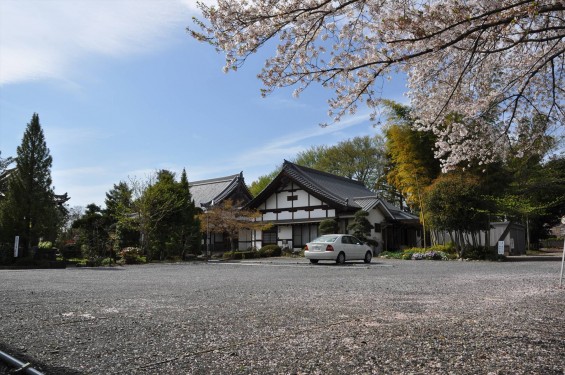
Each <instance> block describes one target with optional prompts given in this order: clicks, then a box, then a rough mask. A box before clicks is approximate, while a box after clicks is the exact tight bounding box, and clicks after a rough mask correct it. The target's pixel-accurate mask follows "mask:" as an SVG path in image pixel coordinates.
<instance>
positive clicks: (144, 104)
mask: <svg viewBox="0 0 565 375" xmlns="http://www.w3.org/2000/svg"><path fill="white" fill-rule="evenodd" d="M195 3H196V1H192V0H170V1H158V0H135V1H133V0H131V1H130V0H117V1H110V0H82V1H70V0H63V1H52V0H2V1H0V151H1V152H2V155H1V156H2V157H7V156H15V154H16V148H17V146H18V145H19V144H20V143H21V139H22V135H23V132H24V130H25V128H26V125H27V123H28V122H29V121H30V120H31V117H32V114H33V113H34V112H36V113H38V114H39V119H40V122H41V125H42V127H43V130H44V132H45V137H46V141H47V146H48V147H49V149H50V150H51V155H52V156H53V168H52V177H53V185H54V186H55V190H56V192H57V193H58V194H61V193H64V192H67V193H68V194H69V195H70V196H71V200H70V201H69V204H70V206H71V207H72V206H85V205H87V204H88V203H96V204H99V205H103V203H104V198H105V193H106V192H107V191H109V190H110V189H111V188H112V186H113V185H114V184H117V183H118V182H120V181H128V180H129V179H130V178H136V179H141V180H143V179H145V178H147V177H148V176H149V175H150V174H151V173H153V172H154V171H156V170H158V169H169V170H172V171H174V172H177V173H180V171H182V168H186V170H187V174H188V178H189V180H191V181H196V180H201V179H208V178H215V177H221V176H226V175H231V174H236V173H239V172H241V171H243V174H244V177H245V180H246V182H247V183H251V182H252V181H253V180H255V179H257V177H259V176H261V175H264V174H267V173H269V172H271V171H272V170H273V169H274V167H275V166H277V165H279V164H280V163H282V161H283V159H285V158H286V159H290V158H293V157H294V156H295V155H296V154H297V153H298V152H299V151H302V150H305V149H307V148H309V147H310V146H313V145H321V144H326V145H332V144H335V143H337V142H339V141H341V140H345V139H349V138H353V137H355V136H362V135H372V134H375V133H378V132H380V130H379V129H378V128H375V127H373V125H372V124H371V123H370V121H369V119H368V114H367V111H364V110H363V108H360V110H359V112H358V114H357V115H355V116H352V117H349V118H346V119H344V120H342V121H341V122H340V123H337V124H334V125H331V126H329V127H327V128H321V127H320V126H319V124H320V123H322V122H327V121H329V119H328V117H327V110H328V107H327V103H326V100H327V98H328V97H329V95H330V94H331V93H330V92H328V91H327V90H324V89H321V88H318V87H314V88H311V89H309V90H307V91H306V92H304V93H303V94H302V95H301V96H300V97H299V98H293V97H292V90H291V89H288V90H287V89H284V90H276V91H275V92H274V93H273V94H272V95H270V96H269V97H267V98H262V97H261V95H260V92H259V89H260V88H261V82H260V81H259V80H258V79H257V78H256V75H257V73H258V72H259V71H260V69H261V66H262V64H263V61H264V58H265V57H266V56H267V53H269V52H270V51H262V52H260V53H259V54H257V56H254V57H253V58H252V59H251V60H249V61H248V62H247V63H246V65H245V66H244V67H243V69H240V70H239V71H238V72H237V73H228V74H224V73H223V72H222V67H223V64H224V59H223V56H222V55H221V54H218V53H217V52H216V51H215V50H214V48H212V47H210V46H208V45H205V44H202V43H199V42H197V41H195V40H193V39H192V38H191V37H190V36H189V35H188V34H187V33H186V31H185V28H186V27H187V26H192V25H193V23H192V17H193V16H197V15H198V11H197V9H196V6H195ZM404 91H405V88H404V82H403V80H402V79H398V80H394V81H392V82H391V83H390V85H389V86H387V87H385V88H384V93H383V96H385V97H388V98H391V99H394V100H398V101H406V100H405V98H404V97H403V92H404Z"/></svg>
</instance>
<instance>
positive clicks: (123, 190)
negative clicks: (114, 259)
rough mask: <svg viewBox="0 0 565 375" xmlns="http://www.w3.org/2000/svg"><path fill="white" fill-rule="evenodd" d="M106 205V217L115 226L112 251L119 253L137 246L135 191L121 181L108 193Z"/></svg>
mask: <svg viewBox="0 0 565 375" xmlns="http://www.w3.org/2000/svg"><path fill="white" fill-rule="evenodd" d="M104 203H105V205H106V209H105V210H104V215H106V216H108V218H109V223H110V225H113V226H114V231H113V233H112V235H111V237H112V239H113V242H114V243H113V246H112V250H114V252H118V251H120V250H121V249H122V248H124V247H128V246H137V245H138V241H139V231H138V230H137V229H136V225H135V219H134V215H133V213H134V212H133V189H132V188H130V187H129V186H128V184H127V183H126V182H123V181H120V182H119V183H118V184H117V185H116V184H114V187H113V188H112V190H110V191H109V192H107V193H106V200H105V201H104Z"/></svg>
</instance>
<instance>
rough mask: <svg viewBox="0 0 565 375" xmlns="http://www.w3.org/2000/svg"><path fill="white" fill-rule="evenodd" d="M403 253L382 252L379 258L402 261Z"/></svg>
mask: <svg viewBox="0 0 565 375" xmlns="http://www.w3.org/2000/svg"><path fill="white" fill-rule="evenodd" d="M403 256H404V253H403V252H402V251H383V252H382V253H381V254H380V257H382V258H387V259H403V258H402V257H403Z"/></svg>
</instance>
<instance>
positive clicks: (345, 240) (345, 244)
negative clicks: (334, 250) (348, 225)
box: [340, 236, 353, 260]
mask: <svg viewBox="0 0 565 375" xmlns="http://www.w3.org/2000/svg"><path fill="white" fill-rule="evenodd" d="M340 250H342V251H343V252H344V253H345V259H346V260H349V259H352V258H353V253H352V251H353V249H352V248H351V241H350V239H349V236H341V249H340Z"/></svg>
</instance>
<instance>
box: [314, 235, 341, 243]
mask: <svg viewBox="0 0 565 375" xmlns="http://www.w3.org/2000/svg"><path fill="white" fill-rule="evenodd" d="M337 237H338V236H336V235H325V236H320V237H318V238H316V239H315V240H314V241H312V242H335V240H337Z"/></svg>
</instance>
